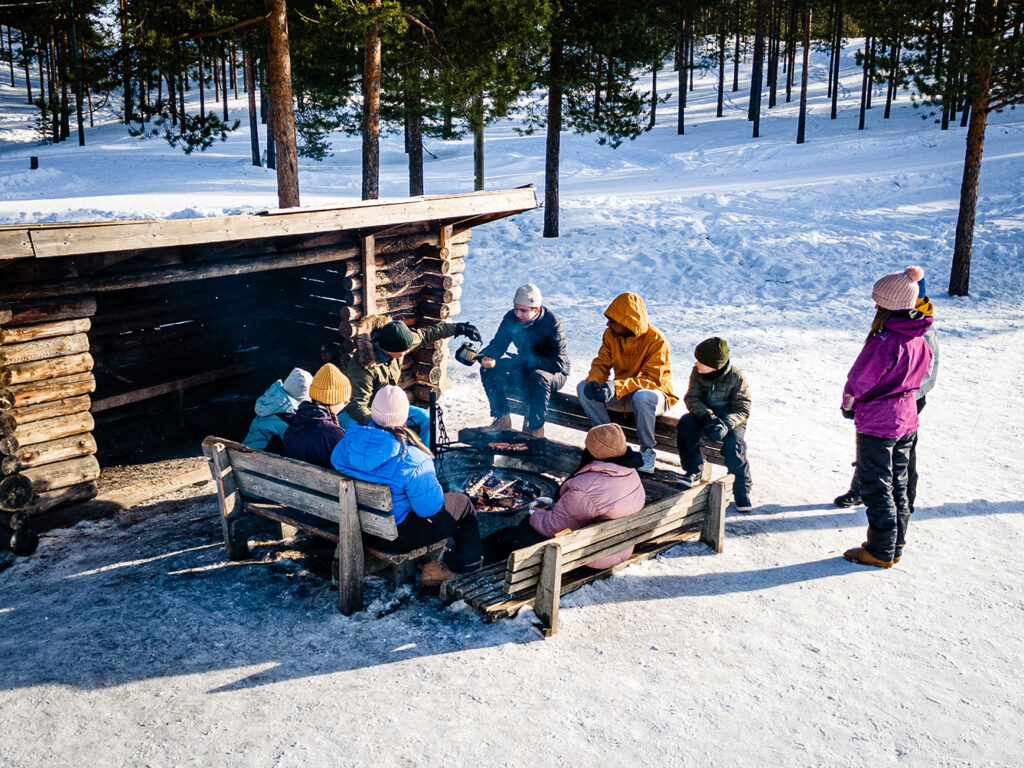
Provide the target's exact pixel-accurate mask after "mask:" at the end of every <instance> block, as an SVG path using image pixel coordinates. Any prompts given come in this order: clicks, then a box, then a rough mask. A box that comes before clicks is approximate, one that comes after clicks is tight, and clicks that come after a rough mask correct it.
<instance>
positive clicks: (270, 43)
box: [0, 0, 1024, 295]
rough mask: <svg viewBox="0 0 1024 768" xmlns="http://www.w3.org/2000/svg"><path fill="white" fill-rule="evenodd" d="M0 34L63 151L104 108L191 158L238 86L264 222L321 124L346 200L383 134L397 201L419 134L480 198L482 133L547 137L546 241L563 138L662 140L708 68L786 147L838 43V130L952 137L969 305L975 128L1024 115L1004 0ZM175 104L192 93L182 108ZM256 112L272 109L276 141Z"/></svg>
mask: <svg viewBox="0 0 1024 768" xmlns="http://www.w3.org/2000/svg"><path fill="white" fill-rule="evenodd" d="M275 19H276V21H275ZM0 25H3V27H2V28H0V29H2V30H3V31H4V32H5V34H0V56H2V58H3V59H4V60H5V62H6V64H7V67H8V70H9V76H10V82H11V85H13V84H14V70H15V68H20V69H22V70H23V71H24V73H25V78H24V86H25V99H26V102H27V103H29V104H33V105H35V107H36V108H37V110H38V111H37V114H36V120H35V124H36V129H37V131H38V135H39V138H40V140H41V141H48V142H63V141H69V140H73V134H75V135H77V140H78V142H79V143H80V144H81V143H84V141H85V133H84V126H85V124H86V122H89V124H90V125H91V124H92V121H93V115H94V111H95V109H96V107H97V105H103V104H106V103H107V102H108V101H109V100H110V99H111V98H113V99H115V100H116V101H117V103H116V108H117V109H118V110H119V114H120V116H121V118H122V119H123V121H124V123H125V124H126V125H127V126H129V130H131V131H132V133H133V134H135V135H140V136H152V137H157V136H159V137H163V139H165V140H166V141H168V142H169V143H170V144H171V145H172V146H177V147H180V148H181V149H182V150H183V151H184V152H186V153H191V152H193V151H203V150H205V149H208V148H209V147H210V146H212V145H213V143H214V142H217V141H218V140H220V141H223V140H224V139H225V138H226V136H227V134H228V133H229V132H231V131H237V130H245V128H244V127H243V126H242V125H240V122H241V121H239V120H237V119H231V118H230V117H229V114H228V99H229V94H233V95H234V96H235V97H236V98H237V95H238V93H239V91H240V90H241V91H242V92H244V93H245V94H247V96H248V120H247V123H248V126H247V127H248V131H249V136H250V143H251V148H252V163H253V164H254V165H266V166H267V167H269V168H277V167H278V157H277V156H278V154H279V153H283V160H282V162H281V166H282V167H281V168H280V169H279V186H280V189H281V192H280V195H281V197H280V200H281V205H282V207H286V206H288V205H294V204H296V203H297V201H298V181H297V179H296V178H295V175H296V171H295V170H294V168H295V163H296V159H295V155H296V153H297V154H298V156H301V157H304V158H310V159H314V160H324V159H325V158H326V157H327V156H328V155H329V153H330V149H329V145H328V142H327V137H328V136H329V135H330V134H331V133H332V132H334V131H344V132H346V133H349V134H357V133H358V134H359V135H360V136H361V139H362V145H363V162H362V197H363V199H376V198H377V196H378V187H379V181H378V177H379V146H378V145H379V136H380V134H381V132H382V131H383V132H385V133H388V132H401V133H402V135H403V137H404V146H405V152H406V153H407V155H408V169H409V170H408V177H409V194H410V195H420V194H423V193H424V181H423V139H424V137H425V136H427V137H439V138H441V139H454V138H457V137H460V136H461V135H462V134H464V133H467V132H471V133H472V134H473V137H474V145H473V146H474V185H475V188H476V189H483V188H484V186H485V172H484V168H485V164H484V146H485V142H484V136H485V134H486V130H487V125H488V124H489V123H492V122H493V121H495V120H497V119H500V118H505V117H507V116H509V115H512V116H513V117H514V118H515V119H516V120H517V122H518V123H519V124H520V129H521V130H522V131H524V132H533V131H546V135H547V142H546V157H545V174H544V187H545V190H544V194H545V218H544V235H545V236H546V237H557V236H558V233H559V226H558V214H559V205H558V179H559V137H560V135H561V133H562V131H571V132H574V133H581V134H593V135H594V136H595V137H596V139H597V141H598V142H600V143H601V144H605V143H607V144H609V145H610V146H612V147H616V146H618V145H619V144H621V142H623V141H625V140H632V139H635V138H636V137H637V136H638V135H640V134H641V133H642V132H644V131H649V130H651V128H653V127H654V126H655V125H656V123H657V119H658V105H659V103H662V102H664V100H665V99H666V98H667V96H666V95H665V94H666V93H667V92H671V91H675V92H676V93H678V94H680V98H679V108H678V109H677V111H676V130H677V132H678V133H679V134H684V133H685V131H686V94H687V93H688V92H689V91H692V89H693V78H694V73H695V72H697V71H700V70H707V71H711V72H715V73H717V84H718V94H717V112H716V114H717V116H718V117H721V116H722V114H723V100H724V97H725V93H726V92H727V91H728V92H731V93H735V92H738V91H740V90H741V88H742V89H743V92H744V93H745V94H747V95H748V106H747V117H748V120H749V121H750V122H751V123H752V136H753V137H754V138H757V137H758V136H759V133H760V122H761V116H762V114H763V113H764V112H765V111H766V110H771V109H773V108H775V107H776V105H777V104H778V103H780V102H783V101H784V102H789V101H790V100H793V99H795V100H798V101H799V102H800V105H801V109H800V117H799V121H798V125H797V130H796V135H795V136H794V140H795V141H796V142H797V143H802V142H803V141H804V137H805V130H806V103H807V88H808V61H809V56H810V53H811V51H812V50H815V51H824V52H827V54H828V56H829V60H828V66H827V98H829V99H831V114H830V118H831V119H833V120H834V119H836V117H837V102H838V99H839V87H838V86H836V83H837V81H838V78H839V62H840V60H841V57H842V52H843V48H844V46H845V45H847V44H848V39H849V38H850V37H858V38H863V49H862V50H858V51H857V52H856V61H857V63H858V66H859V67H860V68H861V70H862V72H863V77H862V82H861V87H860V94H859V125H858V128H859V129H861V130H864V129H866V128H867V124H866V117H865V115H866V112H867V110H869V109H871V108H872V106H873V104H872V99H873V94H874V90H875V86H876V85H879V84H880V85H882V86H883V90H884V95H882V94H880V95H878V96H877V97H875V98H876V100H877V101H878V102H882V101H883V100H884V108H883V109H884V113H883V117H884V118H885V119H888V118H889V116H890V113H891V108H892V102H893V100H894V99H896V98H899V97H900V96H901V94H902V96H903V98H907V91H908V90H910V92H911V96H910V97H911V98H913V99H914V100H915V106H920V108H921V110H922V117H923V118H925V121H926V122H935V123H938V124H939V125H940V126H941V129H942V130H948V129H949V127H950V126H951V125H956V124H959V125H960V126H961V127H966V128H967V147H966V152H965V157H964V174H963V181H962V185H961V193H960V213H959V220H958V223H957V230H956V238H955V243H954V248H953V255H952V264H951V269H950V278H949V285H948V290H949V294H950V295H966V294H967V293H968V291H969V286H970V260H971V245H972V239H973V230H974V220H975V216H976V208H977V189H978V179H979V175H980V170H981V159H982V154H983V147H984V140H985V128H986V123H987V119H988V115H989V114H991V113H992V112H998V111H1000V110H1003V109H1007V108H1012V107H1013V106H1014V105H1016V104H1019V103H1021V102H1022V100H1024V35H1022V28H1024V4H1022V3H1020V2H1015V1H1014V0H990V1H989V2H971V1H970V0H926V1H925V2H872V1H869V2H861V1H859V0H856V1H852V2H843V0H835V1H834V2H826V3H816V2H796V1H794V2H786V1H785V0H756V1H755V2H749V1H748V2H744V1H743V0H729V1H724V2H689V1H687V2H669V3H666V2H656V1H655V0H627V1H626V2H616V3H608V2H603V1H602V0H582V1H576V0H568V1H567V2H562V3H549V2H546V0H501V1H500V2H499V1H496V0H442V1H440V2H424V3H403V2H397V1H395V0H366V1H365V2H359V0H334V2H331V3H327V4H318V3H311V2H301V0H300V1H298V2H296V1H295V0H293V2H291V3H289V4H288V5H287V8H286V7H285V2H284V0H276V1H275V2H271V0H267V2H266V3H265V5H262V6H261V4H259V3H252V2H227V3H223V2H222V3H212V2H197V3H174V4H168V3H162V2H151V1H150V0H120V2H119V3H111V2H102V1H101V0H79V2H78V3H75V2H73V1H72V0H25V1H23V2H15V3H8V2H5V3H3V4H2V5H0ZM270 29H278V30H280V34H279V35H278V36H277V37H275V35H273V34H270V32H269V30H270ZM281 35H283V37H281ZM275 46H278V47H277V48H276V54H275ZM275 55H277V56H282V57H284V58H285V59H286V60H287V63H286V64H285V65H284V66H286V67H287V68H288V71H289V72H290V77H289V78H283V77H279V78H278V79H277V89H278V91H279V93H278V97H279V99H280V100H279V101H275V98H274V96H275V94H274V81H275V79H274V78H273V77H272V76H271V70H272V67H271V61H272V59H273V57H274V56H275ZM666 61H670V62H671V63H672V66H671V68H670V69H668V68H665V63H666ZM747 61H750V62H752V65H751V66H750V68H749V76H748V77H745V78H744V82H741V80H740V65H741V63H743V62H747ZM30 66H31V67H34V69H35V71H36V72H37V77H35V78H34V77H32V76H30V75H29V67H30ZM644 71H647V72H651V73H652V78H651V88H650V89H649V90H641V89H638V88H637V87H636V85H637V80H638V77H639V74H640V73H641V72H644ZM659 73H660V74H661V82H660V84H659V78H658V75H659ZM187 93H188V94H190V95H191V94H196V93H197V95H198V98H197V99H193V98H191V97H190V99H189V100H188V102H187V101H186V94H187ZM257 94H258V98H257ZM196 101H197V102H198V103H195V102H196ZM275 103H276V104H277V110H278V111H280V112H282V114H284V113H285V112H286V113H287V114H286V115H285V116H284V118H279V119H278V120H277V121H276V122H277V123H284V125H283V126H278V128H276V129H275V117H274V110H273V108H272V105H274V104H275ZM874 106H876V107H882V104H881V103H876V104H875V105H874ZM261 126H265V131H261ZM924 129H925V126H922V130H924ZM275 131H277V132H275ZM261 134H262V139H261ZM261 140H262V144H261ZM279 145H280V146H279ZM261 147H262V149H261ZM281 174H284V176H285V178H280V175H281Z"/></svg>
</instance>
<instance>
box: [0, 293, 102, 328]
mask: <svg viewBox="0 0 1024 768" xmlns="http://www.w3.org/2000/svg"><path fill="white" fill-rule="evenodd" d="M26 292H28V291H26ZM95 314H96V298H95V297H94V296H69V297H67V298H64V299H60V300H58V301H46V300H30V301H20V302H19V301H16V302H13V303H11V304H6V305H0V317H2V316H4V315H6V316H7V319H6V320H4V321H3V323H2V324H3V325H31V324H33V323H51V322H54V321H56V320H73V319H76V318H81V317H92V316H93V315H95Z"/></svg>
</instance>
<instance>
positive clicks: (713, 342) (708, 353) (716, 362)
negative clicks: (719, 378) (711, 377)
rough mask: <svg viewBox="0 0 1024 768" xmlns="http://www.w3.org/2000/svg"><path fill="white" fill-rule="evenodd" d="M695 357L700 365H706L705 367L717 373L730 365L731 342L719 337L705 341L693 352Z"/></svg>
mask: <svg viewBox="0 0 1024 768" xmlns="http://www.w3.org/2000/svg"><path fill="white" fill-rule="evenodd" d="M693 356H694V357H696V358H697V362H698V363H704V365H706V366H708V367H709V368H714V369H715V370H716V371H717V370H718V369H719V368H724V367H725V366H726V365H727V364H728V363H729V342H727V341H726V340H725V339H720V338H718V337H717V336H712V337H711V338H710V339H704V341H702V342H701V343H700V344H698V345H697V348H696V349H695V350H693Z"/></svg>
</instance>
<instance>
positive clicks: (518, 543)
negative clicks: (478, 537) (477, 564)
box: [484, 517, 545, 563]
mask: <svg viewBox="0 0 1024 768" xmlns="http://www.w3.org/2000/svg"><path fill="white" fill-rule="evenodd" d="M544 539H545V537H544V536H542V535H541V534H539V533H537V531H535V530H534V529H533V526H532V525H530V518H529V517H525V518H523V519H522V520H521V521H520V522H519V524H518V525H510V526H508V527H507V528H501V529H500V530H497V531H495V532H494V533H492V534H491V535H490V536H488V537H486V538H485V539H484V562H485V563H497V562H500V561H502V560H505V559H506V558H507V557H508V556H509V555H510V554H511V553H513V552H515V551H516V550H517V549H522V548H523V547H528V546H530V545H531V544H539V543H540V542H542V541H544Z"/></svg>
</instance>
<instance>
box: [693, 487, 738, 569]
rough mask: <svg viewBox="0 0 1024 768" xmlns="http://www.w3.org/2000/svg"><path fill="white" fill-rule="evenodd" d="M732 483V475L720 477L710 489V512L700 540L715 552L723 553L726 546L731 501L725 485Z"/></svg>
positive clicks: (708, 511)
mask: <svg viewBox="0 0 1024 768" xmlns="http://www.w3.org/2000/svg"><path fill="white" fill-rule="evenodd" d="M731 481H732V475H726V476H725V477H720V478H719V479H718V480H715V482H713V483H712V484H711V487H710V488H709V489H708V510H707V514H706V515H705V517H704V525H703V527H702V528H701V531H700V540H701V541H702V542H704V543H705V544H707V545H708V546H709V547H711V548H712V549H713V550H715V552H721V551H722V549H723V548H724V546H725V506H726V504H727V503H728V500H729V496H728V493H727V492H726V489H725V485H726V483H727V482H731Z"/></svg>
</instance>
